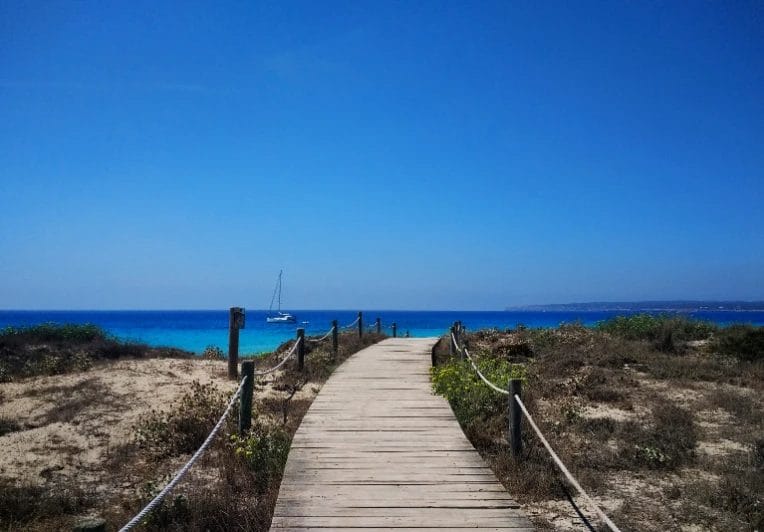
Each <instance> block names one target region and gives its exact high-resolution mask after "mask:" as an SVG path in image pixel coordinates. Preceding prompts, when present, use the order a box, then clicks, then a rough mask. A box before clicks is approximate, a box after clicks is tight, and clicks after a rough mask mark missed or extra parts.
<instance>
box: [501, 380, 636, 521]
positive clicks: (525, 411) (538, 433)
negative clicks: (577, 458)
mask: <svg viewBox="0 0 764 532" xmlns="http://www.w3.org/2000/svg"><path fill="white" fill-rule="evenodd" d="M513 399H514V400H515V401H517V404H518V406H520V409H521V410H522V411H523V414H525V417H526V418H527V419H528V423H530V426H531V427H532V428H533V431H534V432H535V433H536V436H538V438H539V440H541V443H542V444H543V445H544V447H545V448H546V450H547V451H548V452H549V454H550V455H551V457H552V460H553V461H554V463H555V464H556V465H557V467H558V468H559V469H560V471H562V474H563V475H565V478H567V479H568V482H570V483H571V484H572V485H573V487H574V488H576V490H578V492H579V493H580V494H581V495H583V496H584V498H585V499H586V500H587V502H588V503H589V504H590V505H591V507H592V508H593V509H594V511H595V512H597V515H599V516H600V519H602V520H603V521H604V522H605V524H606V525H607V526H608V528H610V530H612V531H613V532H621V531H620V529H619V528H618V527H617V526H616V525H615V523H613V521H611V520H610V518H609V517H608V516H607V515H605V512H603V511H602V509H601V508H600V507H599V505H597V503H596V502H594V499H592V498H591V497H590V496H589V494H588V493H586V491H584V488H582V487H581V484H579V483H578V481H577V480H576V479H575V477H573V475H572V474H571V473H570V471H568V468H567V467H565V464H564V463H562V460H560V457H559V456H557V453H556V452H554V449H552V446H551V445H549V442H548V441H547V439H546V438H545V437H544V435H543V434H542V433H541V430H540V429H539V428H538V425H536V423H535V422H534V421H533V418H532V417H531V415H530V414H529V413H528V409H527V408H525V404H523V401H522V399H520V396H518V395H517V394H515V395H514V397H513Z"/></svg>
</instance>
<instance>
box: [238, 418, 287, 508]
mask: <svg viewBox="0 0 764 532" xmlns="http://www.w3.org/2000/svg"><path fill="white" fill-rule="evenodd" d="M290 443H291V438H290V437H289V434H288V433H287V431H286V430H284V428H283V427H281V426H278V425H266V424H264V423H262V422H260V421H256V422H255V424H254V425H253V427H252V428H251V429H250V430H249V432H247V433H246V434H244V435H243V436H239V435H237V434H232V435H231V439H230V444H231V447H233V450H234V452H235V453H236V455H237V456H239V457H241V458H242V459H243V460H244V461H245V463H246V464H247V465H248V466H249V467H250V468H251V469H252V470H253V471H255V478H256V486H257V489H258V492H260V493H262V492H263V491H265V490H266V489H267V488H268V485H269V483H270V482H271V479H273V478H274V477H275V476H277V475H281V473H282V471H283V470H284V466H285V465H286V461H287V455H288V454H289V445H290Z"/></svg>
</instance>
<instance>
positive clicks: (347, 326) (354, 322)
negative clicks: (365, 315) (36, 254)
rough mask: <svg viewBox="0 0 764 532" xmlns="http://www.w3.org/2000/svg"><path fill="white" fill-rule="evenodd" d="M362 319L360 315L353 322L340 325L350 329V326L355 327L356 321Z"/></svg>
mask: <svg viewBox="0 0 764 532" xmlns="http://www.w3.org/2000/svg"><path fill="white" fill-rule="evenodd" d="M360 319H361V318H360V317H358V318H356V319H354V320H353V322H352V323H348V324H347V325H343V326H342V327H340V329H350V328H351V327H353V326H354V325H355V324H356V323H358V320H360Z"/></svg>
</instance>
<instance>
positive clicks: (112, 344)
mask: <svg viewBox="0 0 764 532" xmlns="http://www.w3.org/2000/svg"><path fill="white" fill-rule="evenodd" d="M168 356H172V357H182V356H191V353H187V352H185V351H181V350H179V349H173V348H152V347H149V346H147V345H144V344H140V343H135V342H123V341H121V340H117V339H116V338H113V337H111V336H109V335H108V334H106V332H104V331H103V330H102V329H101V328H99V327H98V326H96V325H92V324H63V325H61V324H55V323H43V324H41V325H34V326H31V327H6V328H4V329H0V383H2V382H11V381H13V380H15V379H20V378H26V377H35V376H40V375H59V374H63V373H70V372H75V371H86V370H88V369H90V368H91V367H93V364H95V363H97V362H100V361H104V360H115V359H118V358H147V357H168Z"/></svg>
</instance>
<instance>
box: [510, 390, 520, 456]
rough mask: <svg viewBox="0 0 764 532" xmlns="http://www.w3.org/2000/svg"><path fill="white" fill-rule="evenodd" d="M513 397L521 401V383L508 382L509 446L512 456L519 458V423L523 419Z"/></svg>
mask: <svg viewBox="0 0 764 532" xmlns="http://www.w3.org/2000/svg"><path fill="white" fill-rule="evenodd" d="M515 395H517V396H518V397H520V398H521V399H522V381H521V380H520V379H512V380H510V381H509V445H510V447H511V448H512V456H513V457H515V458H520V455H521V454H522V452H523V439H522V430H521V424H520V422H521V421H522V419H523V411H522V410H520V405H518V404H517V401H516V400H515Z"/></svg>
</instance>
